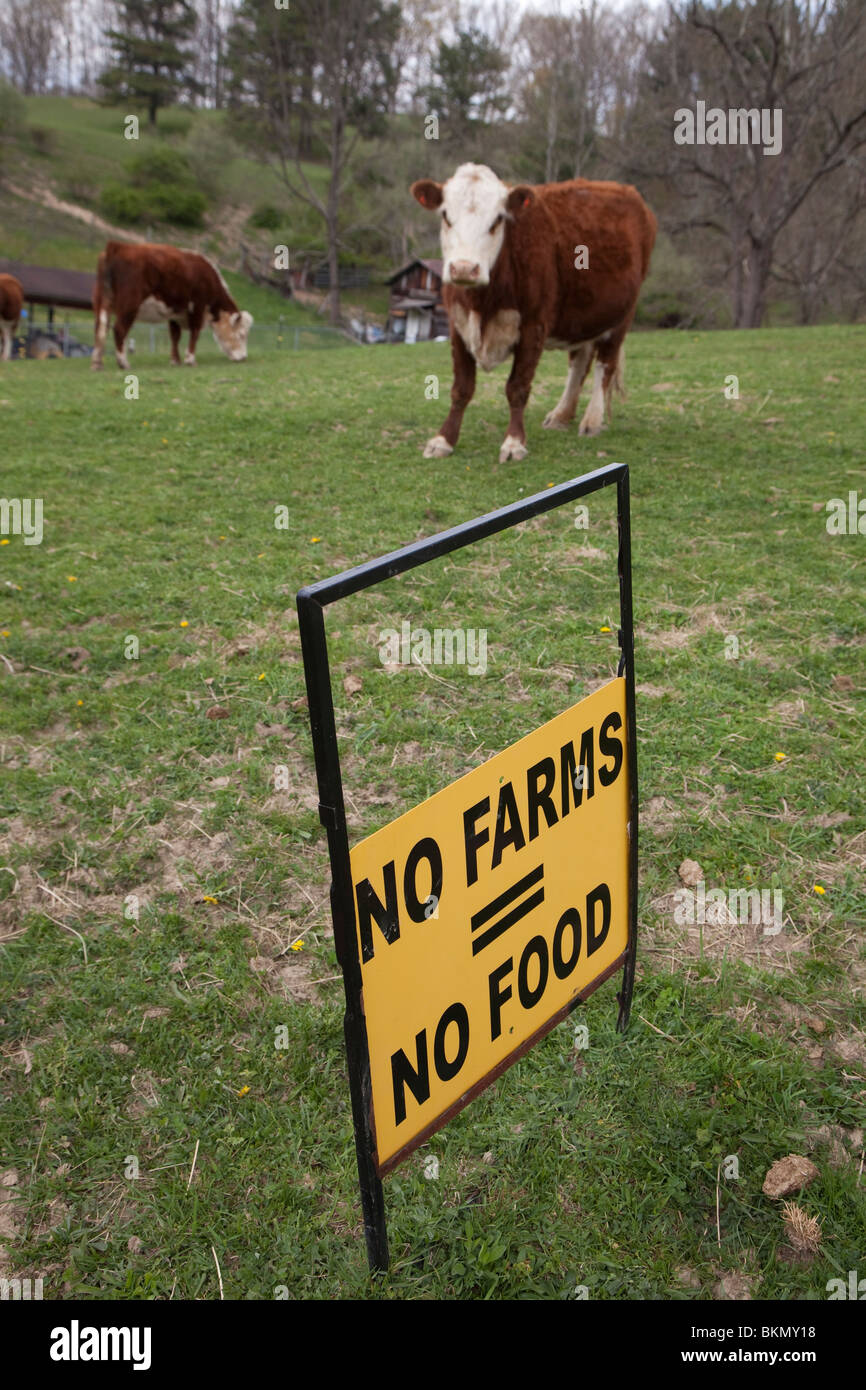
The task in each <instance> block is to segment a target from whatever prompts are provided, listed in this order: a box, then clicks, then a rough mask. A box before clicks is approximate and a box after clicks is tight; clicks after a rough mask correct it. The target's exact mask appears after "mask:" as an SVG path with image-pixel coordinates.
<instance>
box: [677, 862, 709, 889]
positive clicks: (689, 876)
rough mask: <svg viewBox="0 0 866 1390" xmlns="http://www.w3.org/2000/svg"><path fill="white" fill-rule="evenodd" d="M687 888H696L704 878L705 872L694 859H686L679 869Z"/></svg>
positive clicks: (678, 871)
mask: <svg viewBox="0 0 866 1390" xmlns="http://www.w3.org/2000/svg"><path fill="white" fill-rule="evenodd" d="M677 873H678V874H679V876H680V878H681V880H682V881H683V883H684V884H685V885H686V887H687V888H696V887H697V886H698V884H699V883H700V881H701V879H702V878H703V876H704V871H703V869H702V868H701V866H700V864H698V863H697V862H696V861H695V860H694V859H684V860H683V862H682V864H680V867H679V868H678V869H677Z"/></svg>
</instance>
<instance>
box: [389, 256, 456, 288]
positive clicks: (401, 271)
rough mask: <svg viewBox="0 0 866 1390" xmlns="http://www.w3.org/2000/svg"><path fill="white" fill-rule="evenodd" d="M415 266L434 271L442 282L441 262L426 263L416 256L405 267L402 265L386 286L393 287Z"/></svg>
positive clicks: (390, 277)
mask: <svg viewBox="0 0 866 1390" xmlns="http://www.w3.org/2000/svg"><path fill="white" fill-rule="evenodd" d="M413 265H423V267H424V269H425V270H432V272H433V274H434V275H436V276H437V277H438V278H439V279H440V280H441V279H442V262H441V260H439V261H425V260H424V259H423V258H422V257H421V256H415V257H414V258H413V259H412V260H411V261H407V262H406V264H405V265H401V267H400V269H399V270H395V271H394V274H393V275H389V276H388V279H387V280H386V281H385V284H386V285H393V283H394V281H395V280H399V278H400V276H401V275H405V274H406V271H407V270H411V269H412V267H413Z"/></svg>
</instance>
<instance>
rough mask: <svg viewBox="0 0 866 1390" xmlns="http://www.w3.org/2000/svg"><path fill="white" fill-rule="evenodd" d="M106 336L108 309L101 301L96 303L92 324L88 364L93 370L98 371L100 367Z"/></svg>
mask: <svg viewBox="0 0 866 1390" xmlns="http://www.w3.org/2000/svg"><path fill="white" fill-rule="evenodd" d="M107 337H108V310H107V309H106V308H105V307H104V306H103V305H102V304H101V303H97V305H96V310H95V319H94V324H93V353H92V354H91V358H90V366H91V369H92V370H93V371H94V372H98V371H100V370H101V368H102V354H103V353H104V352H105V340H106V338H107Z"/></svg>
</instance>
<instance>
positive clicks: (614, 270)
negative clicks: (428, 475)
mask: <svg viewBox="0 0 866 1390" xmlns="http://www.w3.org/2000/svg"><path fill="white" fill-rule="evenodd" d="M412 193H413V194H414V196H415V197H416V198H417V200H418V202H419V203H420V204H421V205H422V207H425V208H429V209H431V210H438V211H439V213H440V216H441V219H442V225H441V241H442V260H443V267H442V271H443V274H442V279H443V285H444V288H443V296H442V297H443V301H444V303H445V307H446V308H447V310H448V316H449V319H450V322H451V354H452V358H453V362H454V384H453V386H452V388H451V410H450V411H449V414H448V417H447V419H446V420H445V423H444V424H443V426H442V428H441V430H440V431H439V433H438V434H436V435H434V436H433V438H432V439H430V440H428V442H427V444H426V446H425V448H424V457H425V458H446V457H447V456H448V454H450V453H452V452H453V449H454V446H455V445H456V443H457V438H458V435H459V433H460V425H461V423H462V420H463V413H464V411H465V409H466V407H467V405H468V404H469V402H470V400H471V399H472V395H473V392H474V390H475V371H476V364H477V365H478V366H481V367H483V368H484V369H485V370H489V369H490V368H491V367H496V366H498V365H499V363H500V362H504V361H505V359H506V357H508V356H509V355H511V356H513V358H514V361H513V364H512V367H511V373H510V375H509V378H508V382H507V385H506V387H505V394H506V396H507V397H508V403H509V406H510V407H511V418H510V421H509V425H508V431H507V433H506V436H505V440H504V442H503V444H502V448H501V449H500V451H499V459H500V462H501V463H504V462H505V461H506V460H507V459H522V458H525V457H526V453H527V448H526V431H525V429H524V425H523V412H524V409H525V407H526V402H527V400H528V398H529V392H530V389H531V387H532V379H533V376H534V375H535V369H536V367H537V366H538V362H539V359H540V357H541V354H542V352H543V351H544V349H545V348H562V349H565V350H566V351H567V352H568V361H569V368H568V378H567V380H566V384H565V390H564V391H563V393H562V398H561V399H560V401H559V403H558V404H557V405H556V406H555V407H554V409H553V410H551V411H550V413H549V414H548V415H547V418H546V419H545V421H544V424H545V426H546V427H547V428H548V429H563V428H565V427H566V426H567V425H568V424H570V422H571V420H572V419H573V418H574V412H575V408H576V406H577V402H578V398H579V396H580V388H581V386H582V385H583V382H584V380H585V378H586V376H587V374H588V372H589V369H590V366H591V365H592V362H593V359H595V372H594V376H593V383H592V395H591V397H590V401H589V405H588V406H587V409H586V413H585V414H584V416H583V419H582V420H581V423H580V433H581V434H598V432H599V430H600V429H601V427H602V425H603V424H604V417H605V408H607V411H608V413H609V412H610V397H611V392H612V390H613V387H614V386H616V387H618V388H619V389H620V390H621V389H622V357H623V339H624V338H625V335H626V333H627V332H628V329H629V327H630V325H631V321H632V319H633V317H634V312H635V308H636V305H637V299H638V294H639V292H640V287H641V284H642V283H643V280H644V277H645V276H646V273H647V270H648V268H649V261H650V255H651V253H652V249H653V244H654V242H655V234H656V219H655V217H654V216H653V214H652V213H651V212H650V210H649V208H648V207H647V205H646V203H645V202H644V201H643V199H642V198H641V196H640V194H639V193H638V192H637V191H636V190H635V189H634V188H632V187H630V186H629V185H627V184H619V183H592V182H589V181H588V180H587V179H574V180H572V181H571V182H570V183H548V184H537V185H534V186H529V185H527V184H520V185H518V186H517V187H516V188H509V187H508V186H507V185H506V184H504V183H502V182H501V180H500V179H498V178H497V176H496V175H495V174H494V173H493V171H492V169H488V168H487V167H486V165H484V164H462V165H461V166H460V168H459V169H458V170H457V171H456V173H455V174H453V175H452V177H451V178H450V179H448V180H447V182H446V183H444V184H443V183H436V182H434V180H433V179H420V180H419V181H418V182H417V183H413V185H412Z"/></svg>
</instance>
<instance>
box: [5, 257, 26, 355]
mask: <svg viewBox="0 0 866 1390" xmlns="http://www.w3.org/2000/svg"><path fill="white" fill-rule="evenodd" d="M23 304H24V291H23V290H22V288H21V282H20V280H16V279H15V276H14V275H0V336H2V338H3V344H2V347H0V361H2V362H8V361H9V359H10V357H11V356H12V338H13V336H14V334H15V333H16V332H17V331H18V320H19V319H20V317H21V309H22V307H23Z"/></svg>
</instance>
